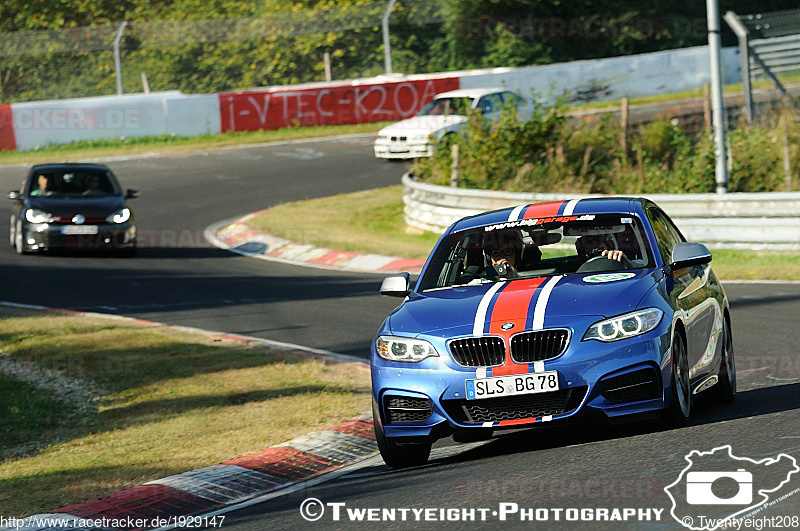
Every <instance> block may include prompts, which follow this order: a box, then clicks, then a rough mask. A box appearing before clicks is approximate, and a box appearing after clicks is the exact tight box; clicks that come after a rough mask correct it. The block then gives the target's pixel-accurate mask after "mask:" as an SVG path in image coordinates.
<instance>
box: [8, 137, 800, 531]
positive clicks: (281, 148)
mask: <svg viewBox="0 0 800 531" xmlns="http://www.w3.org/2000/svg"><path fill="white" fill-rule="evenodd" d="M370 143H371V137H351V138H345V139H336V140H332V139H327V140H320V141H308V142H301V143H288V144H281V145H263V146H254V147H247V148H240V149H227V150H219V151H213V152H208V153H201V154H187V155H169V156H160V157H140V158H132V159H127V160H118V161H110V162H109V165H110V166H111V167H112V168H113V169H114V171H115V172H116V173H117V175H118V176H119V178H120V180H121V182H122V184H123V186H124V187H127V188H136V189H138V190H139V191H140V192H141V196H140V198H139V199H136V200H134V202H132V206H133V207H134V209H135V212H136V217H137V223H138V227H139V232H140V234H144V235H145V236H146V238H151V240H152V242H153V243H154V245H152V246H149V247H147V248H144V249H142V250H141V251H140V254H139V256H138V257H136V258H135V259H126V258H113V257H102V256H76V255H41V256H40V255H33V256H17V255H16V254H15V253H14V251H13V249H11V247H9V246H8V245H4V246H3V247H2V250H0V279H2V280H1V281H0V300H3V301H11V302H17V303H27V304H40V305H46V306H53V307H62V308H72V309H77V310H88V311H99V312H105V313H115V314H120V315H127V316H133V317H140V318H144V319H150V320H154V321H160V322H166V323H171V324H181V325H188V326H197V327H201V328H206V329H211V330H218V331H225V332H231V333H239V334H247V335H253V336H258V337H264V338H269V339H274V340H278V341H284V342H291V343H298V344H302V345H307V346H310V347H315V348H321V349H327V350H331V351H335V352H340V353H345V354H353V355H357V356H365V355H366V352H367V345H368V344H369V342H370V340H371V339H372V336H373V334H374V332H375V330H376V329H377V327H378V325H379V324H380V321H381V320H382V317H383V316H384V315H385V314H386V313H388V312H389V311H390V310H391V309H392V308H393V307H394V306H395V305H396V302H397V301H396V300H392V299H386V298H381V297H379V296H378V295H377V289H378V286H379V284H380V280H381V277H380V276H379V275H370V274H349V273H338V272H330V271H323V270H316V269H306V268H302V267H295V266H289V265H284V264H278V263H272V262H266V261H262V260H253V259H250V258H245V257H240V256H237V255H234V254H231V253H228V252H225V251H221V250H217V249H215V248H212V247H210V246H209V245H208V244H207V243H206V242H205V241H204V240H203V237H202V233H203V230H204V229H205V228H206V227H207V226H209V225H211V224H212V223H215V222H218V221H221V220H225V219H230V218H234V217H237V216H240V215H242V214H245V213H248V212H251V211H255V210H259V209H262V208H264V207H268V206H270V205H274V204H277V203H280V202H284V201H291V200H298V199H306V198H311V197H321V196H327V195H332V194H335V193H341V192H349V191H355V190H362V189H367V188H373V187H380V186H386V185H389V184H395V183H398V182H399V178H400V175H401V174H402V172H403V171H404V166H403V165H402V164H397V163H386V162H381V161H376V160H375V159H374V158H373V157H372V155H371V146H370ZM26 170H27V168H25V167H21V166H8V167H0V185H2V186H4V190H5V191H9V190H12V189H16V188H18V186H19V182H20V180H21V179H22V178H23V176H24V175H25V172H26ZM0 204H1V205H3V208H2V211H0V215H2V221H0V230H2V231H3V234H7V231H8V218H9V213H10V205H11V202H10V201H9V200H6V201H5V203H0ZM4 237H5V236H4ZM144 243H145V244H146V243H147V241H146V240H145V242H144ZM723 280H724V279H723ZM723 283H724V282H723ZM724 284H725V283H724ZM725 288H726V290H727V292H728V295H729V297H730V299H731V301H732V317H733V333H734V343H735V348H736V359H737V368H738V372H739V396H738V398H737V401H736V402H735V403H734V404H730V405H725V406H718V405H712V404H707V403H702V402H701V403H699V404H696V406H697V407H696V409H695V412H694V416H693V419H692V421H691V423H690V425H689V426H688V427H686V428H683V429H680V430H660V429H659V428H658V427H657V426H654V425H644V426H627V427H626V426H622V427H614V428H611V427H609V426H606V425H604V424H590V425H580V426H564V427H556V428H553V427H548V428H546V429H535V430H520V431H516V432H513V433H507V434H505V435H503V436H502V437H497V438H495V439H493V440H491V441H489V442H484V443H479V444H473V445H468V446H453V445H452V444H451V443H450V442H449V440H446V441H440V443H437V446H436V447H435V448H434V454H433V456H432V459H431V461H430V463H429V464H428V465H427V466H425V467H421V468H417V469H411V470H405V471H399V472H396V471H391V470H389V469H388V468H387V467H385V466H384V465H383V464H382V462H381V461H380V460H379V458H378V459H376V460H373V461H370V462H367V463H365V464H364V465H363V466H361V467H360V468H359V469H357V470H353V471H351V472H349V473H347V474H344V475H341V476H339V477H336V478H334V479H331V480H330V481H327V482H324V483H321V484H318V485H315V486H312V487H308V488H304V489H301V490H298V491H296V492H292V493H289V494H286V495H284V496H281V497H278V498H275V499H272V500H269V501H265V502H262V503H258V504H255V505H251V506H248V507H244V508H241V509H238V510H235V511H232V512H228V513H226V519H225V521H224V528H225V529H237V530H254V531H255V530H261V529H267V528H269V529H290V528H292V529H297V528H304V529H305V528H308V529H313V528H321V527H324V528H325V529H352V528H368V527H375V526H376V525H380V526H381V527H382V528H387V529H410V528H412V527H413V528H417V527H421V528H424V529H434V528H436V529H440V528H464V527H466V528H486V527H488V526H492V527H496V526H497V525H503V526H506V527H511V528H522V527H525V528H531V527H538V528H544V527H560V528H565V529H567V528H570V529H571V528H575V527H579V528H589V527H591V528H601V529H618V528H620V527H627V528H634V527H637V528H645V529H684V528H685V527H682V526H681V525H680V524H679V523H678V522H677V521H676V520H675V519H673V517H672V516H671V515H670V509H671V507H672V501H671V499H670V497H669V496H668V495H667V493H666V492H665V490H664V489H665V487H668V486H670V485H671V484H672V483H673V482H676V481H677V480H678V479H679V477H681V478H683V477H682V476H681V472H682V471H683V470H684V468H686V466H687V464H688V463H687V461H686V459H685V457H686V456H687V455H688V454H689V453H690V452H691V451H692V450H698V451H703V452H708V451H711V450H712V449H714V448H717V447H721V446H724V445H731V447H732V453H733V454H734V456H736V457H739V458H742V457H746V458H750V459H752V460H756V461H759V460H762V459H766V458H777V457H779V454H788V455H787V456H784V457H782V458H781V460H779V461H778V462H776V463H774V464H772V465H770V466H769V467H767V468H765V470H766V472H765V473H764V474H761V475H759V474H758V473H757V474H756V475H755V476H754V477H753V483H752V492H753V495H752V499H753V502H752V503H753V504H755V503H757V502H758V501H760V500H761V496H762V494H761V493H760V492H761V491H766V490H770V489H772V488H773V487H778V489H777V490H775V491H774V492H770V493H768V494H764V495H765V496H768V497H769V500H770V502H772V501H773V500H777V499H778V498H780V497H781V496H782V495H785V494H790V493H792V492H793V491H795V490H796V489H799V488H800V473H794V474H791V475H787V474H788V473H787V467H786V466H785V465H786V464H787V463H789V462H790V461H791V457H794V458H798V457H800V429H798V428H800V414H798V407H799V406H800V399H798V397H800V355H799V354H800V348H798V344H800V331H798V326H797V324H798V316H800V284H797V283H794V284H792V283H783V284H781V283H761V284H753V283H748V284H740V283H728V284H725ZM714 458H715V459H717V460H718V463H717V465H718V468H717V470H719V471H720V472H735V471H736V470H738V469H739V468H742V466H748V467H749V466H751V465H750V464H747V465H743V462H742V461H740V460H737V459H732V458H729V457H724V456H723V457H720V456H719V453H717V454H715V456H714ZM760 466H763V467H766V466H767V465H766V464H762V465H760ZM798 470H800V468H799V469H798ZM683 479H685V478H683ZM725 480H726V479H725V478H723V479H722V480H721V481H722V483H723V487H719V484H720V483H719V482H715V483H713V488H712V485H711V484H709V485H700V487H698V488H700V489H705V490H704V491H703V492H704V493H705V495H706V496H708V493H709V492H711V494H716V495H719V496H720V497H723V496H722V494H719V491H718V490H717V489H718V488H723V490H724V488H732V487H731V486H730V484H729V483H730V481H734V480H732V479H730V480H729V483H728V484H724V481H725ZM783 480H786V482H785V483H783V484H781V483H782V481H783ZM679 483H680V484H679V487H680V486H684V487H686V485H684V483H681V482H679ZM687 488H688V487H687ZM739 488H742V487H741V486H740V487H739ZM671 489H672V488H671ZM670 492H677V491H674V490H671V491H670ZM797 494H800V491H798V493H797ZM676 496H677V498H676V514H678V516H680V517H682V518H685V517H691V518H693V521H692V526H693V528H695V529H701V528H710V527H708V520H702V519H701V516H702V517H703V518H707V517H711V516H714V514H712V513H708V514H706V512H703V511H701V512H697V511H699V510H700V509H698V507H702V509H703V510H704V511H705V510H706V509H708V508H709V507H708V506H698V505H693V504H691V503H688V499H689V498H690V496H689V495H688V494H686V492H685V491H684V492H683V494H682V495H680V493H678V494H676ZM307 498H317V499H318V500H320V501H321V502H322V503H323V504H344V505H339V506H337V507H338V508H339V511H340V514H339V516H340V519H339V520H335V519H334V516H335V515H334V507H333V506H331V505H328V506H326V507H325V512H324V513H322V514H321V517H320V519H319V520H318V521H316V522H309V521H307V520H306V519H304V518H303V517H302V516H301V513H300V507H301V504H302V503H303V501H304V500H306V499H307ZM501 504H517V506H516V507H515V506H514V505H505V506H502V507H501ZM503 507H504V508H505V510H506V511H507V514H506V520H505V521H503V520H501V516H502V514H501V513H502V510H503ZM742 507H743V506H737V509H740V508H742ZM744 507H746V506H744ZM410 508H416V509H420V508H426V509H429V511H428V512H427V513H424V514H421V513H413V512H409V511H404V509H410ZM728 508H729V506H724V505H715V504H711V509H712V510H718V511H725V510H728ZM366 509H395V512H394V518H395V520H394V521H383V522H380V521H378V522H371V523H366V522H362V523H361V524H357V523H356V522H353V521H351V519H350V516H351V513H352V512H353V511H354V510H355V511H356V512H358V511H361V510H366ZM440 509H444V510H445V512H441V511H440ZM448 509H449V510H450V511H449V512H447V511H446V510H448ZM614 509H617V510H618V511H619V512H618V513H616V514H629V513H622V511H623V510H624V509H636V510H637V511H633V513H635V515H634V516H629V517H628V519H627V520H624V521H621V522H620V521H604V520H603V515H606V514H607V515H610V516H613V515H614V514H615V513H614V512H613V510H614ZM639 509H642V510H645V509H650V512H649V513H647V514H648V515H649V516H650V518H651V520H650V521H644V522H639V520H638V518H639V516H640V515H639V513H638V510H639ZM348 510H350V511H351V512H348ZM659 510H660V511H661V513H660V515H658V516H657V515H656V511H659ZM470 511H472V512H470ZM495 511H497V514H494V513H495ZM692 511H694V512H692ZM312 512H313V514H315V515H316V514H317V511H312ZM732 512H733V511H732V510H731V511H729V512H728V513H727V514H724V516H727V515H729V514H732ZM309 514H311V513H309ZM353 514H355V513H353ZM418 514H419V516H417V515H418ZM642 514H644V513H642ZM720 514H722V513H720ZM470 515H471V517H470ZM361 516H362V518H367V517H369V516H377V517H378V518H383V516H382V515H381V514H380V511H375V512H373V513H364V512H361ZM523 516H524V517H531V518H533V519H534V521H533V522H529V521H524V522H523V521H521V517H523ZM798 516H800V495H791V496H788V497H786V498H785V499H782V500H780V501H777V502H776V503H774V504H773V505H771V506H769V507H767V508H764V509H763V510H762V511H761V512H759V513H757V514H755V515H754V516H752V518H753V519H762V521H761V527H762V528H774V527H789V528H797V527H800V522H798V521H797V517H798ZM572 517H576V518H577V520H575V521H572V520H571V519H569V520H568V518H572ZM404 518H405V521H403V519H404ZM418 518H419V519H420V521H416V519H418ZM545 518H546V520H545ZM793 518H794V520H793ZM384 519H385V518H384ZM470 519H472V520H474V522H471V521H470ZM537 519H538V520H537ZM765 519H771V520H770V522H771V523H772V525H769V524H766V523H764V520H765ZM443 520H444V521H443ZM448 520H450V521H448ZM463 520H466V521H463ZM482 520H483V521H482ZM687 523H688V520H687ZM779 524H782V525H779ZM754 525H756V524H753V525H751V526H750V528H754ZM703 526H706V527H703Z"/></svg>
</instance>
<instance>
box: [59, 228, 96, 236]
mask: <svg viewBox="0 0 800 531" xmlns="http://www.w3.org/2000/svg"><path fill="white" fill-rule="evenodd" d="M61 234H68V235H70V236H74V235H76V234H77V235H84V234H97V225H66V226H64V227H61Z"/></svg>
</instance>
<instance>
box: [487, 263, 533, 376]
mask: <svg viewBox="0 0 800 531" xmlns="http://www.w3.org/2000/svg"><path fill="white" fill-rule="evenodd" d="M546 280H547V277H539V278H530V279H520V280H515V281H513V282H509V283H508V285H507V286H506V287H505V288H504V289H503V290H502V291H501V292H500V293H499V294H498V296H497V300H496V301H495V303H494V308H493V309H492V315H491V316H489V320H490V322H489V335H492V336H501V337H502V338H503V340H504V341H505V342H506V359H505V361H504V362H503V364H502V365H500V366H498V367H493V368H492V376H502V375H505V374H521V373H526V372H528V364H527V363H523V364H517V363H514V362H513V361H512V360H511V349H510V348H509V338H510V337H511V336H512V335H513V334H515V333H518V332H522V331H523V330H524V329H525V322H526V320H527V317H528V313H529V312H530V307H531V305H532V304H535V298H536V292H537V290H538V289H539V288H540V287H541V286H542V284H544V282H545V281H546ZM505 323H513V324H514V328H512V329H511V330H503V329H502V326H503V324H505Z"/></svg>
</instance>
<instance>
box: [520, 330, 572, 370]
mask: <svg viewBox="0 0 800 531" xmlns="http://www.w3.org/2000/svg"><path fill="white" fill-rule="evenodd" d="M568 344H569V331H567V330H564V329H556V330H537V331H535V332H525V333H522V334H517V335H515V336H514V337H512V338H511V358H512V359H513V360H514V361H516V362H517V363H531V362H533V361H544V360H549V359H552V358H557V357H559V356H560V355H562V354H563V353H564V351H565V350H567V345H568Z"/></svg>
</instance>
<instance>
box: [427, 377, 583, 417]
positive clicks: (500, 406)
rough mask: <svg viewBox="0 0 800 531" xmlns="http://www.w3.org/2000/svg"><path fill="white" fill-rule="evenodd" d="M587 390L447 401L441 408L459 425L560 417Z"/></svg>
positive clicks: (572, 407) (575, 403)
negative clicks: (546, 416) (552, 416)
mask: <svg viewBox="0 0 800 531" xmlns="http://www.w3.org/2000/svg"><path fill="white" fill-rule="evenodd" d="M586 389H587V388H586V386H581V387H574V388H570V389H561V390H559V391H552V392H549V393H536V394H529V395H518V396H508V397H503V398H486V399H482V400H446V401H442V406H443V407H444V408H445V411H446V412H447V413H448V415H450V416H452V417H453V419H454V420H455V421H456V422H460V423H462V424H480V423H483V422H500V421H501V420H520V419H531V418H535V417H543V416H545V415H560V414H562V413H568V412H570V411H572V410H574V409H575V408H577V407H578V406H579V405H580V403H581V401H582V400H583V397H584V395H586Z"/></svg>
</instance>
